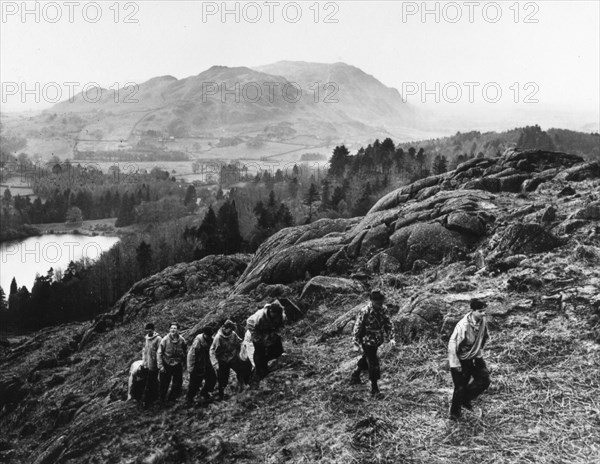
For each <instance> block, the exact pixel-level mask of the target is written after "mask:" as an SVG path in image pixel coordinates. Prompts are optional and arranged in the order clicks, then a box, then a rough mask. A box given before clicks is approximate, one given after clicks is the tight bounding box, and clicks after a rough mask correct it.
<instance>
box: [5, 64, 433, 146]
mask: <svg viewBox="0 0 600 464" xmlns="http://www.w3.org/2000/svg"><path fill="white" fill-rule="evenodd" d="M65 120H66V121H71V120H73V121H74V124H72V125H70V124H67V125H65V124H63V125H62V126H61V125H57V122H58V121H65ZM19 124H21V126H20V127H21V131H20V132H22V133H27V134H28V139H30V138H35V139H36V140H37V139H38V138H39V139H43V138H46V139H56V138H64V139H65V140H66V141H68V142H69V143H68V144H69V146H73V147H74V150H75V151H80V152H98V151H115V150H119V151H125V152H127V151H136V150H138V151H139V150H152V149H165V146H166V145H167V144H169V147H167V149H169V150H174V149H177V150H181V151H184V152H187V153H189V154H191V155H199V154H202V155H206V154H210V153H209V152H210V151H211V150H212V149H213V148H215V147H218V146H235V145H239V144H240V143H242V142H249V141H250V144H249V145H251V146H252V144H253V142H254V145H253V146H259V145H260V144H261V143H266V142H280V143H289V145H286V146H283V147H282V151H285V150H289V151H291V150H298V149H301V148H302V147H305V148H307V149H308V148H311V147H312V148H319V147H322V146H325V145H327V146H328V145H329V141H333V140H335V141H336V142H339V141H340V140H342V141H345V142H347V143H349V142H352V141H357V142H359V141H364V140H372V139H374V138H384V137H387V136H391V137H394V138H395V139H396V140H413V139H415V138H418V137H421V138H422V137H423V136H425V135H431V134H427V133H424V132H423V131H421V130H420V128H421V127H422V126H423V123H422V120H421V119H420V115H419V112H418V111H417V110H416V109H415V108H414V107H413V106H411V105H410V104H407V103H405V102H403V101H402V97H401V95H400V94H399V92H398V91H397V90H396V89H392V88H389V87H386V86H384V85H383V84H382V83H381V82H379V81H378V80H377V79H376V78H375V77H373V76H370V75H368V74H366V73H365V72H363V71H361V70H360V69H358V68H356V67H354V66H350V65H347V64H344V63H335V64H319V63H305V62H289V61H283V62H279V63H275V64H271V65H266V66H259V67H257V68H254V69H252V68H248V67H226V66H213V67H211V68H210V69H207V70H206V71H204V72H202V73H200V74H198V75H196V76H190V77H187V78H184V79H176V78H175V77H173V76H161V77H155V78H153V79H150V80H149V81H146V82H144V83H141V84H139V86H136V87H134V86H131V87H125V88H121V89H119V90H118V91H115V90H111V89H101V88H92V89H88V90H87V91H86V93H85V94H83V93H80V94H78V95H76V96H75V97H74V98H73V100H72V101H63V102H61V103H58V104H56V105H54V106H53V107H52V108H51V109H50V110H46V111H45V112H44V113H43V114H42V115H41V116H39V117H37V118H33V119H27V120H24V121H20V122H19V121H17V123H16V124H12V126H11V125H10V124H8V123H7V128H8V129H11V130H12V131H13V132H16V133H19ZM67 127H68V129H67ZM294 144H295V145H294ZM32 145H33V146H36V148H37V145H35V142H33V143H32ZM53 148H54V147H53ZM327 151H328V152H329V149H327ZM275 153H276V152H275ZM257 154H258V153H257ZM264 154H269V155H270V154H271V152H268V150H267V151H266V152H265V153H264Z"/></svg>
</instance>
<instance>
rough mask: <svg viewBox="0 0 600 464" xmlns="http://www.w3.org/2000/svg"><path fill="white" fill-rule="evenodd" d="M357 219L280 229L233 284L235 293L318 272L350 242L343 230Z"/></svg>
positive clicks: (354, 223)
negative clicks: (262, 284) (263, 284)
mask: <svg viewBox="0 0 600 464" xmlns="http://www.w3.org/2000/svg"><path fill="white" fill-rule="evenodd" d="M359 220H360V219H359V218H355V219H320V220H318V221H316V222H313V223H312V224H308V225H305V226H298V227H290V228H287V229H283V230H280V231H279V232H277V233H276V234H274V235H273V236H271V237H269V238H268V239H267V240H266V241H265V242H264V243H263V244H262V245H261V246H260V247H259V249H258V250H257V251H256V253H255V254H254V257H253V258H252V261H250V264H249V265H248V267H247V268H246V270H245V271H244V273H243V274H242V275H241V276H240V278H239V279H238V281H237V282H236V284H235V287H234V293H235V294H243V293H248V292H250V291H251V290H253V289H254V288H256V287H257V286H258V285H259V284H261V283H265V284H278V283H279V284H287V283H290V282H294V281H296V280H300V279H304V277H305V275H306V273H307V272H308V273H309V274H311V275H318V274H320V273H321V272H322V271H324V270H325V269H326V263H327V262H328V260H329V258H330V257H331V256H332V255H334V254H335V253H336V252H338V251H340V250H341V248H342V247H343V246H344V245H345V244H346V243H347V241H349V240H347V239H346V236H345V235H344V234H343V233H341V232H345V231H346V229H351V228H352V227H353V226H355V225H356V224H357V223H358V222H359Z"/></svg>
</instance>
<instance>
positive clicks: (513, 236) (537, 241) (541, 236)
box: [494, 223, 560, 256]
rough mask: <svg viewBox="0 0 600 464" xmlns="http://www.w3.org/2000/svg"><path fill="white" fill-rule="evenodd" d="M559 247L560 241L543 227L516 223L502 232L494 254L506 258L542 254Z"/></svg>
mask: <svg viewBox="0 0 600 464" xmlns="http://www.w3.org/2000/svg"><path fill="white" fill-rule="evenodd" d="M559 245H560V240H558V238H556V237H555V236H554V235H552V234H551V233H550V232H548V231H547V230H546V229H544V228H543V227H542V226H541V225H539V224H527V223H526V224H522V223H516V224H512V225H510V226H509V227H508V228H506V230H504V232H502V234H501V236H500V239H499V241H498V244H497V245H496V247H495V248H494V253H495V254H496V255H498V254H502V255H504V256H509V255H519V254H529V253H542V252H544V251H549V250H552V249H554V248H556V247H557V246H559Z"/></svg>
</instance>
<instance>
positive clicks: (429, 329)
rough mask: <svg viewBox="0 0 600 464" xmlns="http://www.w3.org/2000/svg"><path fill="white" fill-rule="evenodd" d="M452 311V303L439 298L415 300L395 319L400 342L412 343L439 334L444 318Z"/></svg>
mask: <svg viewBox="0 0 600 464" xmlns="http://www.w3.org/2000/svg"><path fill="white" fill-rule="evenodd" d="M451 309H452V306H451V304H450V303H448V302H446V301H444V300H443V299H442V298H440V297H437V296H432V295H422V296H418V297H416V298H413V299H412V300H411V301H410V302H408V303H407V304H405V305H404V307H403V308H401V309H400V311H399V312H398V314H397V315H396V316H394V318H393V321H394V323H395V327H396V328H397V332H398V335H399V337H400V340H401V341H403V342H410V341H412V340H414V339H415V338H420V337H424V336H431V335H436V334H438V333H439V331H440V329H441V327H442V324H443V321H444V316H445V315H446V314H448V312H449V311H450V310H451Z"/></svg>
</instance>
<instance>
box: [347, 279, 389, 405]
mask: <svg viewBox="0 0 600 464" xmlns="http://www.w3.org/2000/svg"><path fill="white" fill-rule="evenodd" d="M369 297H370V300H371V301H370V302H369V303H368V304H366V305H365V307H364V308H362V309H361V310H360V312H359V313H358V316H357V318H356V322H355V323H354V330H353V336H354V344H355V345H356V346H357V347H358V348H359V349H362V357H361V358H360V359H359V360H358V364H357V366H356V370H355V371H354V372H353V373H352V377H351V379H350V381H351V383H352V384H360V383H361V379H360V374H361V372H362V371H368V372H369V379H370V380H371V395H372V396H377V397H378V396H380V392H379V385H378V384H377V382H378V380H379V378H380V377H381V372H380V367H379V358H378V356H377V349H378V348H379V347H380V346H381V345H382V344H383V342H384V340H385V337H387V338H388V339H389V341H390V346H392V347H393V346H395V345H396V340H395V339H394V324H393V323H392V321H391V320H390V317H389V315H388V313H387V311H386V310H385V308H384V307H383V302H384V301H385V296H384V295H383V293H381V291H380V290H373V291H372V292H371V293H370V295H369Z"/></svg>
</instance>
